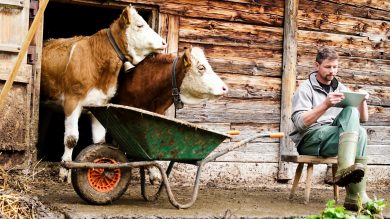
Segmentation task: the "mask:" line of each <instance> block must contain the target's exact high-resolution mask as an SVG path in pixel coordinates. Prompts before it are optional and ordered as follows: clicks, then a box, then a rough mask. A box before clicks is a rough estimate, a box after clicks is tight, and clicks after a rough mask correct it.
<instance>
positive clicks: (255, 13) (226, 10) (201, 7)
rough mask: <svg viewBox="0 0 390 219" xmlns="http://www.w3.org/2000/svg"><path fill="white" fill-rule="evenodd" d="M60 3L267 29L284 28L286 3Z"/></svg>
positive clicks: (148, 0) (183, 0) (151, 0)
mask: <svg viewBox="0 0 390 219" xmlns="http://www.w3.org/2000/svg"><path fill="white" fill-rule="evenodd" d="M55 1H56V2H64V3H76V4H89V5H97V6H104V5H107V6H108V5H109V6H112V5H115V4H123V3H127V4H128V3H135V4H147V5H154V6H158V7H159V11H160V12H161V13H165V14H171V15H177V16H185V17H194V18H207V19H219V20H227V21H237V22H242V23H250V24H260V25H266V26H279V27H280V26H282V24H283V7H284V4H283V2H282V1H261V2H259V3H258V4H256V6H251V4H246V3H245V4H242V3H238V2H229V1H219V0H213V1H193V0H180V1H176V0H121V1H115V2H107V3H100V2H96V1H94V0H55Z"/></svg>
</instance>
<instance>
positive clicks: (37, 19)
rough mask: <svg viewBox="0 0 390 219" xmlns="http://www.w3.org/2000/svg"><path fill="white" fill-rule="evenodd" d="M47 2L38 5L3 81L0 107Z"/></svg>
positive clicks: (44, 0) (46, 0)
mask: <svg viewBox="0 0 390 219" xmlns="http://www.w3.org/2000/svg"><path fill="white" fill-rule="evenodd" d="M47 3H49V0H43V1H42V3H41V4H40V5H39V9H38V12H37V15H36V16H35V18H34V21H33V22H32V24H31V27H30V29H29V30H28V33H27V37H26V39H25V40H24V42H23V44H22V48H21V49H20V53H19V55H18V58H17V60H16V63H15V65H14V68H13V69H12V71H11V73H10V75H9V77H8V79H7V81H6V82H5V85H4V87H3V89H2V90H1V93H0V108H2V105H3V104H2V103H3V102H4V101H5V99H6V97H7V94H8V92H9V90H10V89H11V87H12V84H13V82H14V80H15V77H16V74H17V72H18V71H19V67H20V64H21V63H22V60H23V58H24V56H25V55H26V52H27V49H28V46H29V45H30V43H31V40H32V39H33V37H34V35H35V32H36V31H37V29H38V27H39V24H40V23H41V21H42V18H43V14H44V12H45V9H46V6H47Z"/></svg>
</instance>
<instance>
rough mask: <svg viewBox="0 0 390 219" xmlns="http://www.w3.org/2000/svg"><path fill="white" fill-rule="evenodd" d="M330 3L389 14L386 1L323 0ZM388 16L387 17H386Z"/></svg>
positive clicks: (388, 6) (389, 7)
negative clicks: (378, 10) (372, 9)
mask: <svg viewBox="0 0 390 219" xmlns="http://www.w3.org/2000/svg"><path fill="white" fill-rule="evenodd" d="M325 1H330V2H336V3H340V4H348V5H353V6H359V8H374V9H380V10H383V11H385V12H386V11H387V12H390V2H389V1H387V0H370V1H361V0H325ZM387 16H388V15H387Z"/></svg>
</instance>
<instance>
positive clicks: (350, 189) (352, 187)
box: [344, 157, 371, 211]
mask: <svg viewBox="0 0 390 219" xmlns="http://www.w3.org/2000/svg"><path fill="white" fill-rule="evenodd" d="M355 162H356V163H360V164H363V165H364V167H365V169H366V168H367V157H356V160H355ZM366 183H367V175H366V176H364V177H363V179H362V181H360V182H359V183H350V184H348V185H347V186H346V191H347V195H346V196H345V201H344V207H345V209H347V210H351V211H357V210H358V208H359V205H358V197H360V202H361V204H362V205H363V207H365V204H366V203H367V202H369V201H371V199H370V198H369V197H368V195H367V193H366Z"/></svg>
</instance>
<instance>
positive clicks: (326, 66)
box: [315, 47, 339, 84]
mask: <svg viewBox="0 0 390 219" xmlns="http://www.w3.org/2000/svg"><path fill="white" fill-rule="evenodd" d="M338 59H339V56H338V55H337V53H336V51H335V50H334V49H332V48H329V47H324V48H321V49H320V50H319V51H318V53H317V57H316V62H315V68H316V70H317V71H318V74H317V80H318V81H319V82H321V83H323V84H330V83H331V82H332V80H333V78H334V76H336V75H337V71H338V64H339V62H338Z"/></svg>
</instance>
